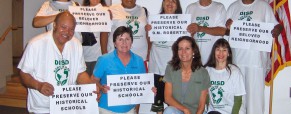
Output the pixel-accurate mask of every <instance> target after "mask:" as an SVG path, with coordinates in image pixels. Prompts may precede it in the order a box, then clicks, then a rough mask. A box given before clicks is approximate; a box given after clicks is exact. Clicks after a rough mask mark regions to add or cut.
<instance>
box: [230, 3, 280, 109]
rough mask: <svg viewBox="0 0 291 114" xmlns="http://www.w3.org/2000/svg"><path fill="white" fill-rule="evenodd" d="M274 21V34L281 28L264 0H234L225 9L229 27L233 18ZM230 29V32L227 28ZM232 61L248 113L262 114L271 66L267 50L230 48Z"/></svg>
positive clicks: (275, 35)
mask: <svg viewBox="0 0 291 114" xmlns="http://www.w3.org/2000/svg"><path fill="white" fill-rule="evenodd" d="M236 20H241V21H254V22H266V23H274V24H275V25H276V26H275V27H274V29H273V30H272V31H271V33H272V35H273V37H274V38H277V37H278V36H279V34H280V33H281V31H282V26H281V25H280V24H278V22H277V20H276V18H275V16H274V14H273V10H272V8H271V7H270V5H269V4H268V3H267V2H265V1H263V0H237V1H236V2H234V3H232V4H231V5H230V6H229V8H228V10H227V22H226V27H227V29H228V31H229V29H230V26H231V24H232V22H233V21H236ZM227 33H229V32H227ZM232 52H233V58H234V63H235V64H236V65H238V67H239V68H240V69H241V71H242V73H243V76H244V81H245V86H246V93H247V94H246V106H247V108H246V109H247V114H264V104H265V103H264V94H265V92H264V88H265V85H264V82H265V76H266V75H267V72H268V69H270V67H271V62H270V57H269V56H270V53H269V52H263V51H256V50H252V49H250V50H247V49H238V48H232Z"/></svg>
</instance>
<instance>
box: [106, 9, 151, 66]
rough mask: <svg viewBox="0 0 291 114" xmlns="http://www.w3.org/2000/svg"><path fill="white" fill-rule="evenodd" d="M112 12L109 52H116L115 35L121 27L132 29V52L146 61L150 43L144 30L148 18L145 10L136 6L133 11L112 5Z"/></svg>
mask: <svg viewBox="0 0 291 114" xmlns="http://www.w3.org/2000/svg"><path fill="white" fill-rule="evenodd" d="M109 9H110V11H111V12H112V15H113V19H112V27H111V32H110V34H109V38H108V45H107V50H108V52H112V51H113V50H114V44H113V33H114V31H115V30H116V29H117V28H118V27H119V26H125V27H132V29H131V30H132V31H133V43H132V47H131V51H132V52H134V53H136V54H137V55H139V56H141V57H142V58H143V60H146V56H147V50H148V43H147V38H146V31H145V29H144V27H145V25H146V24H147V17H146V13H145V10H144V8H142V7H141V6H139V5H136V6H135V7H134V8H132V9H126V8H123V6H122V5H121V4H118V5H112V6H110V7H109Z"/></svg>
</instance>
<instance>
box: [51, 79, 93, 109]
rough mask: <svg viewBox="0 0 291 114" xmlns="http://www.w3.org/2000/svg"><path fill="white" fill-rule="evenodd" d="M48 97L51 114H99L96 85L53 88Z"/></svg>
mask: <svg viewBox="0 0 291 114" xmlns="http://www.w3.org/2000/svg"><path fill="white" fill-rule="evenodd" d="M54 89H55V90H54V94H53V95H52V96H50V113H51V114H99V109H98V103H97V101H96V98H97V94H95V93H93V91H96V84H87V85H70V86H55V87H54Z"/></svg>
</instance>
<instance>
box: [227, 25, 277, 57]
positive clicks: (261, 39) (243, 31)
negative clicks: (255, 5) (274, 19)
mask: <svg viewBox="0 0 291 114" xmlns="http://www.w3.org/2000/svg"><path fill="white" fill-rule="evenodd" d="M273 28H274V24H273V23H262V22H251V21H234V22H233V23H232V25H231V28H230V35H229V36H230V37H229V44H230V46H231V47H232V48H240V49H252V50H257V51H266V52H271V48H272V41H273V37H272V34H271V31H272V29H273Z"/></svg>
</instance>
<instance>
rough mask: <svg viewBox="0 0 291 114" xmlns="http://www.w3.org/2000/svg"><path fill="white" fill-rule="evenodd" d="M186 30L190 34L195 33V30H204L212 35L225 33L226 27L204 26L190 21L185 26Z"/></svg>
mask: <svg viewBox="0 0 291 114" xmlns="http://www.w3.org/2000/svg"><path fill="white" fill-rule="evenodd" d="M187 31H188V32H189V33H191V34H195V33H196V32H204V33H206V34H210V35H213V36H223V35H224V34H225V31H226V28H224V27H218V26H217V27H206V26H199V25H198V24H197V23H191V24H190V25H188V27H187Z"/></svg>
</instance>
